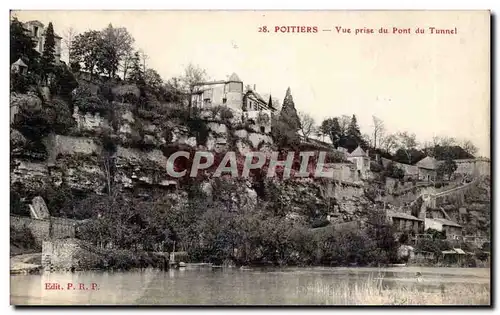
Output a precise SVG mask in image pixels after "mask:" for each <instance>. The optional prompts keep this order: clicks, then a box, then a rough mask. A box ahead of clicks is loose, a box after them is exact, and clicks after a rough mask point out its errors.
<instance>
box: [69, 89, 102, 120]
mask: <svg viewBox="0 0 500 315" xmlns="http://www.w3.org/2000/svg"><path fill="white" fill-rule="evenodd" d="M72 101H73V104H74V105H75V106H78V108H79V109H80V110H81V111H83V112H90V113H96V112H98V113H100V114H102V115H103V116H104V115H106V114H107V113H108V111H109V110H110V106H109V104H108V102H107V101H106V100H104V99H101V98H100V97H99V96H97V95H96V94H93V93H92V91H91V89H90V88H89V87H86V86H80V87H78V88H77V89H76V90H75V91H73V95H72Z"/></svg>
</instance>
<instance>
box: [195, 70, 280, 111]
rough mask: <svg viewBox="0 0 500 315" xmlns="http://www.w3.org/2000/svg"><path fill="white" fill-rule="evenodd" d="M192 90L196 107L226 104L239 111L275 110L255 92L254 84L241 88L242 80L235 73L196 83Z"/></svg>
mask: <svg viewBox="0 0 500 315" xmlns="http://www.w3.org/2000/svg"><path fill="white" fill-rule="evenodd" d="M194 90H195V91H194V92H193V94H192V96H191V100H192V104H193V106H195V107H198V108H207V107H211V106H227V107H229V108H231V109H234V110H239V111H262V110H271V111H274V110H275V108H274V107H273V106H272V105H271V104H268V102H266V100H264V98H263V97H262V96H260V95H259V94H258V93H257V91H256V89H255V85H254V87H253V88H250V86H249V85H247V86H246V88H243V81H242V80H241V79H240V78H239V77H238V75H237V74H236V73H233V74H232V75H231V76H230V77H229V79H227V80H219V81H209V82H200V83H197V84H195V89H194Z"/></svg>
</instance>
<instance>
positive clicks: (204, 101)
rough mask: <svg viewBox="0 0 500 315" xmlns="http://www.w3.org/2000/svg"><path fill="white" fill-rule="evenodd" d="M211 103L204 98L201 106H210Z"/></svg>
mask: <svg viewBox="0 0 500 315" xmlns="http://www.w3.org/2000/svg"><path fill="white" fill-rule="evenodd" d="M211 103H212V102H211V101H210V99H209V98H206V99H204V100H203V105H204V106H207V105H210V104H211Z"/></svg>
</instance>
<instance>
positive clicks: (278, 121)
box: [271, 88, 301, 148]
mask: <svg viewBox="0 0 500 315" xmlns="http://www.w3.org/2000/svg"><path fill="white" fill-rule="evenodd" d="M300 129H301V123H300V118H299V115H298V114H297V110H296V109H295V103H294V102H293V97H292V92H291V90H290V88H288V89H287V91H286V95H285V99H284V101H283V107H282V108H281V111H280V114H279V116H278V117H277V118H275V119H274V120H273V121H272V126H271V133H272V136H273V139H274V140H275V142H276V143H277V145H278V147H280V148H283V147H290V146H296V145H298V144H299V143H300V138H299V135H298V131H299V130H300Z"/></svg>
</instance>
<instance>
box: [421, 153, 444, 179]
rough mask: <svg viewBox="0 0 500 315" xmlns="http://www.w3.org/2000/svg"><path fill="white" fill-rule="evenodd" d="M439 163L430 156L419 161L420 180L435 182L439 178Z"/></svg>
mask: <svg viewBox="0 0 500 315" xmlns="http://www.w3.org/2000/svg"><path fill="white" fill-rule="evenodd" d="M438 164H439V163H438V161H437V160H436V159H435V158H433V157H430V156H426V157H425V158H423V159H422V160H420V161H418V163H417V164H416V166H417V167H418V179H419V180H424V181H435V180H436V178H437V167H438Z"/></svg>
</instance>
